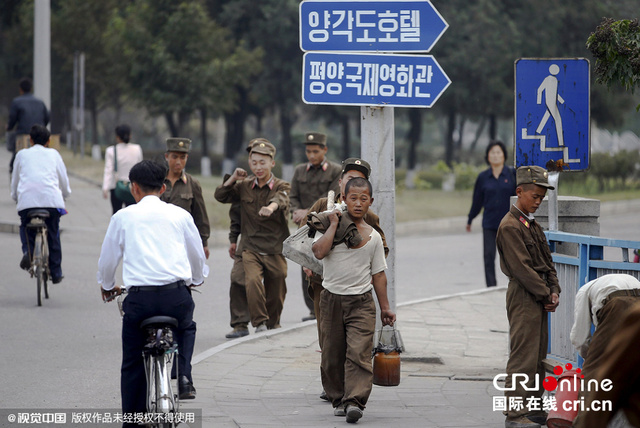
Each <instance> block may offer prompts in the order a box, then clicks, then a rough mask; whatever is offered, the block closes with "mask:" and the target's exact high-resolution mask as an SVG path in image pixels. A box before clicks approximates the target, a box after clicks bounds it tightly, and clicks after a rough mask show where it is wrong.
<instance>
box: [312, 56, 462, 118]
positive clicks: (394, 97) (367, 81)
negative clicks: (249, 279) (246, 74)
mask: <svg viewBox="0 0 640 428" xmlns="http://www.w3.org/2000/svg"><path fill="white" fill-rule="evenodd" d="M304 67H305V70H304V91H303V99H304V101H305V102H306V103H309V104H357V105H388V106H416V107H431V106H432V105H433V104H434V103H435V101H436V100H437V98H438V97H439V96H440V94H441V93H442V92H443V91H444V89H446V87H447V86H449V84H450V83H451V82H450V80H449V78H448V77H447V76H446V74H444V72H443V71H442V69H441V68H440V66H439V64H438V63H437V62H436V61H435V59H434V58H433V57H432V56H424V55H375V54H370V55H366V54H361V55H358V54H329V53H307V54H305V61H304Z"/></svg>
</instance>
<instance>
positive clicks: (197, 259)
mask: <svg viewBox="0 0 640 428" xmlns="http://www.w3.org/2000/svg"><path fill="white" fill-rule="evenodd" d="M165 176H166V169H165V167H164V166H163V165H160V164H158V163H157V162H153V161H148V160H145V161H142V162H139V163H137V164H136V165H134V167H133V168H131V171H130V172H129V181H130V182H131V193H132V194H133V197H134V199H135V200H136V204H135V205H130V206H128V207H126V208H124V209H121V210H120V211H118V212H117V213H115V214H114V215H113V216H112V217H111V222H110V223H109V228H108V229H107V233H106V235H105V237H104V242H103V243H102V251H101V253H100V260H99V261H98V275H97V279H98V283H99V284H100V285H101V287H102V288H101V291H102V298H103V300H106V299H109V298H111V297H113V296H114V295H116V294H118V293H119V292H120V288H119V287H117V286H116V285H115V275H116V269H117V267H118V265H119V264H120V260H122V280H123V282H124V287H125V288H127V291H128V294H127V297H126V298H125V300H124V302H123V305H122V309H123V310H124V317H123V319H122V368H121V379H120V387H121V395H122V412H123V414H125V415H130V414H134V413H139V412H145V411H146V379H145V371H144V360H143V355H142V350H143V348H144V344H145V339H146V338H145V337H144V332H143V331H142V330H141V329H140V323H141V322H142V321H143V320H145V319H147V318H149V317H152V316H156V315H165V316H169V317H173V318H175V319H176V320H177V321H178V330H177V342H178V352H179V353H178V373H179V375H180V376H181V377H182V375H185V376H186V377H187V378H188V379H189V382H192V379H191V372H190V366H189V364H187V362H188V361H190V360H191V355H186V354H185V353H184V352H183V350H184V333H185V330H186V329H187V328H188V327H189V326H190V325H191V323H192V320H193V309H194V306H195V305H194V303H193V299H192V298H191V293H189V290H188V289H187V287H189V286H191V287H194V286H198V285H201V284H202V283H203V281H204V278H205V277H206V276H207V275H208V274H209V268H208V266H207V265H206V264H205V262H206V258H205V254H204V249H203V247H202V240H201V238H200V234H199V233H198V229H197V228H196V225H195V223H194V222H193V218H192V217H191V214H189V213H188V212H187V211H185V210H184V209H182V208H180V207H178V206H176V205H171V204H167V203H166V202H162V201H161V200H160V195H161V194H162V193H163V192H164V190H165V185H164V179H165ZM167 260H171V262H170V263H167ZM180 386H181V387H182V385H180ZM123 426H125V427H126V426H135V424H128V423H125V424H124V425H123Z"/></svg>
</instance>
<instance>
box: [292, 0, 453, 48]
mask: <svg viewBox="0 0 640 428" xmlns="http://www.w3.org/2000/svg"><path fill="white" fill-rule="evenodd" d="M447 27H448V24H447V23H446V22H445V21H444V19H442V17H441V16H440V14H439V13H438V11H437V10H436V9H435V8H434V7H433V5H432V4H431V3H430V2H429V1H427V0H406V1H393V2H390V1H367V2H364V1H361V2H358V1H322V2H319V1H304V2H302V3H301V4H300V47H301V49H302V50H305V51H386V52H428V51H429V50H430V49H431V47H432V46H433V45H434V44H435V42H436V41H437V40H438V38H439V37H440V36H441V35H442V33H443V32H444V31H445V30H446V29H447Z"/></svg>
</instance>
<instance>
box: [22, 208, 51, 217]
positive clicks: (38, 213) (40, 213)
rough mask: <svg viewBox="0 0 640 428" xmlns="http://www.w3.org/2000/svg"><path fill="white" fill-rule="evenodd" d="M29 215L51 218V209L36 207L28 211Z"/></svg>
mask: <svg viewBox="0 0 640 428" xmlns="http://www.w3.org/2000/svg"><path fill="white" fill-rule="evenodd" d="M27 217H29V218H33V217H41V218H49V211H47V210H43V209H40V208H36V209H33V210H31V211H29V212H27Z"/></svg>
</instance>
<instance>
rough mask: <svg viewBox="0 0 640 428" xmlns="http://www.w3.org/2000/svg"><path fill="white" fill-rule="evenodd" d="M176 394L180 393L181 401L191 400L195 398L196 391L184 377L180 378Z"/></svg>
mask: <svg viewBox="0 0 640 428" xmlns="http://www.w3.org/2000/svg"><path fill="white" fill-rule="evenodd" d="M178 392H179V393H180V399H181V400H192V399H194V398H196V389H195V388H194V387H193V383H191V381H190V380H189V379H188V378H187V377H186V376H180V381H179V382H178Z"/></svg>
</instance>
